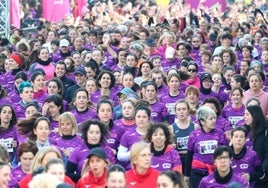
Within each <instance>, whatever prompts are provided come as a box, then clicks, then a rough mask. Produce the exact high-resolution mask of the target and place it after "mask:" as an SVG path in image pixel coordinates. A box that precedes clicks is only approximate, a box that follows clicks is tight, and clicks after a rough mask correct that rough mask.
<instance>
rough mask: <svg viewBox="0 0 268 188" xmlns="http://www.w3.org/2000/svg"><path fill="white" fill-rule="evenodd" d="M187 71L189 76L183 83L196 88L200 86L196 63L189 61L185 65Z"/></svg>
mask: <svg viewBox="0 0 268 188" xmlns="http://www.w3.org/2000/svg"><path fill="white" fill-rule="evenodd" d="M187 72H188V75H189V76H190V78H189V79H188V80H186V81H185V82H184V83H185V84H187V85H191V86H195V87H197V88H198V89H199V88H200V86H201V85H200V80H199V78H198V65H197V64H196V62H194V61H190V62H189V63H188V66H187Z"/></svg>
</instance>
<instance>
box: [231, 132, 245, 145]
mask: <svg viewBox="0 0 268 188" xmlns="http://www.w3.org/2000/svg"><path fill="white" fill-rule="evenodd" d="M231 143H232V145H233V147H234V149H242V148H243V147H244V145H245V143H246V135H245V133H244V132H243V131H235V132H234V133H233V136H232V138H231Z"/></svg>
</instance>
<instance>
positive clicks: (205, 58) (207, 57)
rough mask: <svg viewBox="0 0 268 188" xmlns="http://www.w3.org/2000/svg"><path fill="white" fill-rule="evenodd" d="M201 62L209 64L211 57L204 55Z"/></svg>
mask: <svg viewBox="0 0 268 188" xmlns="http://www.w3.org/2000/svg"><path fill="white" fill-rule="evenodd" d="M201 60H202V62H203V63H209V61H210V57H209V56H208V55H202V56H201Z"/></svg>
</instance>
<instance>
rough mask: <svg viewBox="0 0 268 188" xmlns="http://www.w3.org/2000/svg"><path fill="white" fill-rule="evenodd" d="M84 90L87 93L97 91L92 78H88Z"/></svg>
mask: <svg viewBox="0 0 268 188" xmlns="http://www.w3.org/2000/svg"><path fill="white" fill-rule="evenodd" d="M86 90H87V92H88V93H89V94H91V93H94V92H95V91H97V85H96V82H95V81H94V80H88V81H87V83H86Z"/></svg>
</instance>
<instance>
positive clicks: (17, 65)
mask: <svg viewBox="0 0 268 188" xmlns="http://www.w3.org/2000/svg"><path fill="white" fill-rule="evenodd" d="M9 65H10V66H9V68H10V69H11V70H13V69H17V68H19V64H18V63H17V62H16V61H15V60H14V59H9Z"/></svg>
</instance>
